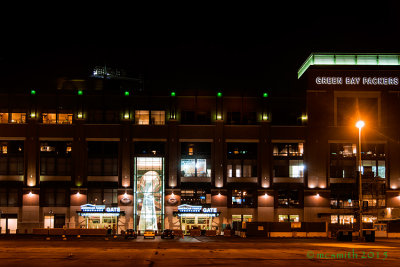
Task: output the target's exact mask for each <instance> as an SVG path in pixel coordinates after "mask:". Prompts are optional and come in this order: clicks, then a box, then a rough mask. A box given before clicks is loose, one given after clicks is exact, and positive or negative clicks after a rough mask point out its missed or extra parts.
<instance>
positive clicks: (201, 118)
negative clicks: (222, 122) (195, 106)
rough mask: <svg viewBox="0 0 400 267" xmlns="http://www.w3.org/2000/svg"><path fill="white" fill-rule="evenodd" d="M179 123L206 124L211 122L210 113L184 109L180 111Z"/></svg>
mask: <svg viewBox="0 0 400 267" xmlns="http://www.w3.org/2000/svg"><path fill="white" fill-rule="evenodd" d="M181 123H182V124H189V125H190V124H192V125H193V124H200V125H202V124H203V125H207V124H210V123H211V113H210V112H209V111H198V112H195V111H190V110H184V111H182V112H181Z"/></svg>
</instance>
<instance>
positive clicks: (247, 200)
mask: <svg viewBox="0 0 400 267" xmlns="http://www.w3.org/2000/svg"><path fill="white" fill-rule="evenodd" d="M256 205H257V204H256V195H255V194H254V193H253V191H252V190H246V189H234V190H232V207H233V208H253V207H256Z"/></svg>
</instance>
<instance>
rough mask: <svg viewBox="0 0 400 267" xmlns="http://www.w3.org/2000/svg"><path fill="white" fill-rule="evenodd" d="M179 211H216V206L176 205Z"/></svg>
mask: <svg viewBox="0 0 400 267" xmlns="http://www.w3.org/2000/svg"><path fill="white" fill-rule="evenodd" d="M178 212H180V213H217V208H203V206H192V205H188V204H183V205H180V206H178Z"/></svg>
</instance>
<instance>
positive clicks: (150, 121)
mask: <svg viewBox="0 0 400 267" xmlns="http://www.w3.org/2000/svg"><path fill="white" fill-rule="evenodd" d="M212 116H213V115H212V113H211V112H210V111H206V112H194V111H181V112H180V115H178V116H177V114H176V113H175V114H169V113H168V112H166V111H165V110H134V111H130V110H127V111H123V112H120V111H117V110H89V111H77V112H72V111H58V112H54V111H46V112H44V111H43V112H36V111H32V112H30V113H29V112H0V123H26V122H27V119H28V118H31V119H38V121H40V122H41V123H43V124H72V123H73V122H74V120H83V121H85V122H86V123H96V124H100V123H107V124H114V123H115V124H117V123H120V122H121V121H133V122H134V123H135V124H137V125H165V123H166V121H167V120H168V119H173V120H175V119H179V122H180V123H181V124H185V125H209V124H211V123H212V121H214V120H223V121H224V122H225V124H227V125H256V124H258V122H260V121H271V118H270V115H268V114H261V113H257V112H246V113H242V112H227V113H226V116H221V115H218V116H217V117H215V118H214V119H213V117H212ZM305 118H306V117H304V115H299V116H298V118H297V119H298V120H297V122H295V123H291V124H290V125H304V124H305V123H306V119H305Z"/></svg>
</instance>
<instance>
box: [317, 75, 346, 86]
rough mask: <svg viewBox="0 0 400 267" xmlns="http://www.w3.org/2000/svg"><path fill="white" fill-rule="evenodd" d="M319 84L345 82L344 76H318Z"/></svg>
mask: <svg viewBox="0 0 400 267" xmlns="http://www.w3.org/2000/svg"><path fill="white" fill-rule="evenodd" d="M315 82H316V83H317V84H343V78H342V77H317V78H316V79H315Z"/></svg>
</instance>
